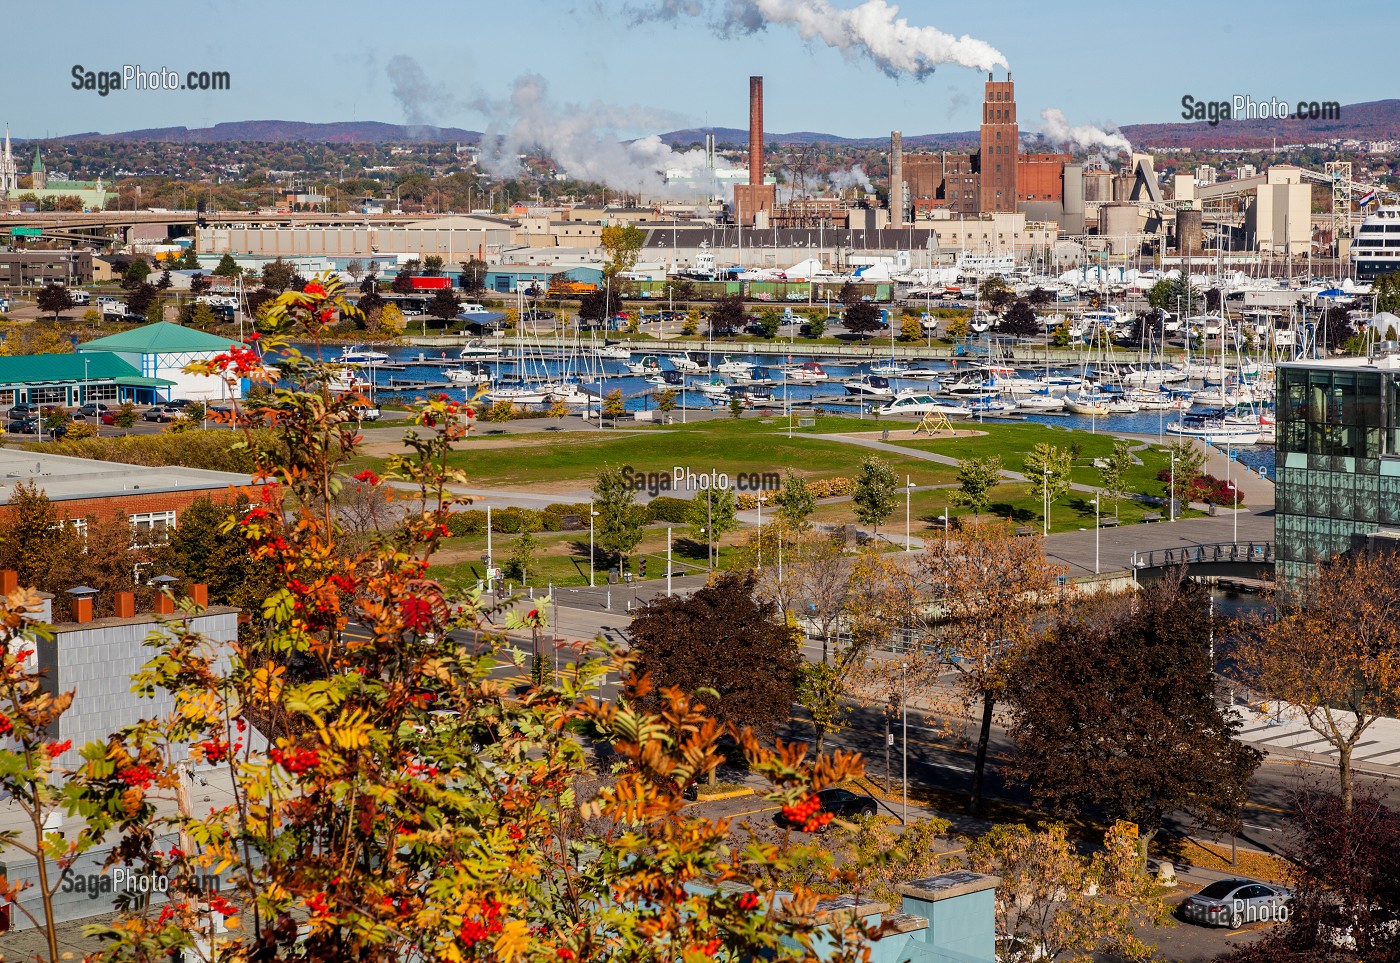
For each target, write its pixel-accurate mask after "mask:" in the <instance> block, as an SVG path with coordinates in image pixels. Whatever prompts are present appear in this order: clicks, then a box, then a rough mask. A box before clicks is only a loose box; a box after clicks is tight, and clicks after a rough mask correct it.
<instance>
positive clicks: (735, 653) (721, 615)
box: [626, 572, 802, 733]
mask: <svg viewBox="0 0 1400 963" xmlns="http://www.w3.org/2000/svg"><path fill="white" fill-rule="evenodd" d="M626 635H627V640H628V643H629V644H630V645H631V647H632V648H633V649H634V650H635V652H636V655H637V663H636V670H635V671H636V673H637V674H639V675H646V676H647V677H648V679H649V681H650V682H651V684H652V685H653V686H656V687H657V688H664V687H667V686H675V687H677V688H679V689H680V690H681V691H682V692H684V693H685V694H686V695H687V696H688V697H689V698H691V699H694V700H695V701H696V702H698V703H700V704H702V705H704V706H705V707H706V709H707V710H709V711H710V712H712V713H713V714H714V717H715V719H717V720H718V721H719V722H721V723H723V724H726V725H732V726H748V727H751V728H753V729H754V730H756V731H758V732H761V733H771V732H772V731H773V730H775V729H776V728H777V727H778V726H780V725H782V724H783V723H785V722H787V721H788V719H789V718H790V717H791V715H792V704H793V702H794V701H795V700H796V698H797V680H798V672H799V669H800V668H801V665H802V654H801V652H800V651H799V650H798V638H797V635H796V633H795V632H794V631H793V630H792V629H791V628H790V627H789V626H788V624H787V621H786V620H785V619H784V618H783V616H782V613H780V612H779V611H778V609H777V606H775V605H774V604H773V603H772V602H764V601H760V600H759V599H757V598H756V597H755V595H754V578H753V575H752V574H751V573H748V574H746V573H736V572H726V573H724V574H723V575H721V576H720V577H719V578H718V579H716V580H715V581H714V582H713V584H710V585H707V586H705V587H704V588H702V589H699V590H697V591H696V592H694V593H693V594H692V595H690V596H689V597H685V596H679V595H677V596H672V597H671V598H665V597H659V598H657V599H656V600H655V601H653V602H651V603H650V604H648V605H646V606H644V607H643V608H642V609H640V610H639V611H638V612H636V614H634V615H633V617H632V625H631V627H630V628H628V629H627V630H626Z"/></svg>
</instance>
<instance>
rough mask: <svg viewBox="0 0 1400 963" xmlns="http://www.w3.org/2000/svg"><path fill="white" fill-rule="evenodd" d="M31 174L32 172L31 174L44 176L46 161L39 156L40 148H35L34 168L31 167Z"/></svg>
mask: <svg viewBox="0 0 1400 963" xmlns="http://www.w3.org/2000/svg"><path fill="white" fill-rule="evenodd" d="M29 172H30V173H31V174H42V173H44V161H43V159H42V158H41V157H40V156H39V148H37V147H35V148H34V166H33V167H31V168H29Z"/></svg>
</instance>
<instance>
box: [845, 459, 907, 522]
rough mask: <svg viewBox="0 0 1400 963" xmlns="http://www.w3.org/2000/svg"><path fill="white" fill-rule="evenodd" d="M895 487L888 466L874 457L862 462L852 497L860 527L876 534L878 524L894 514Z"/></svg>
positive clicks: (891, 471) (891, 472)
mask: <svg viewBox="0 0 1400 963" xmlns="http://www.w3.org/2000/svg"><path fill="white" fill-rule="evenodd" d="M897 487H898V482H896V480H895V477H894V471H893V470H892V469H891V468H890V466H889V465H887V464H885V463H884V462H883V461H881V460H880V459H878V458H874V457H870V458H866V459H865V460H864V461H862V462H861V463H860V474H859V475H857V476H856V490H855V493H854V495H853V497H852V501H854V502H855V506H856V520H857V521H859V522H860V523H861V524H862V525H869V526H870V527H871V529H872V530H873V531H874V532H875V533H876V534H878V533H879V531H880V523H881V522H883V521H885V520H886V519H887V518H889V517H890V516H891V515H893V514H894V492H895V488H897Z"/></svg>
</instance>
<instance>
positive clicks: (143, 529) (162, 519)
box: [129, 511, 175, 547]
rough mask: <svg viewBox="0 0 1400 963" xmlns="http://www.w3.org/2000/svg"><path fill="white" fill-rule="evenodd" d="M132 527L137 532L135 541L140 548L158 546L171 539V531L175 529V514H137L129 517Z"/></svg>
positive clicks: (134, 535)
mask: <svg viewBox="0 0 1400 963" xmlns="http://www.w3.org/2000/svg"><path fill="white" fill-rule="evenodd" d="M129 518H130V521H131V527H132V528H133V529H134V530H135V531H134V534H133V541H135V542H136V544H137V545H140V546H143V547H144V546H148V545H158V544H160V543H162V542H164V541H165V540H166V539H167V538H169V537H170V530H171V529H172V528H174V527H175V513H174V512H173V511H172V512H137V513H136V514H135V515H131V516H129Z"/></svg>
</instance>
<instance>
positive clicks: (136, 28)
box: [0, 0, 1400, 137]
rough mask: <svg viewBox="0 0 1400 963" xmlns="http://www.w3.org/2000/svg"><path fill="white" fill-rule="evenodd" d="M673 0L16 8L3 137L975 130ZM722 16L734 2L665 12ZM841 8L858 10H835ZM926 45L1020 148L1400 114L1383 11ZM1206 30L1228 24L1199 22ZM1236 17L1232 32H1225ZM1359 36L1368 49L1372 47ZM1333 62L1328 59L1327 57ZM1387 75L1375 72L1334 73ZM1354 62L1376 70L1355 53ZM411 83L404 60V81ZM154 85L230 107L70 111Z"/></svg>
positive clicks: (992, 14) (989, 26) (1059, 6)
mask: <svg viewBox="0 0 1400 963" xmlns="http://www.w3.org/2000/svg"><path fill="white" fill-rule="evenodd" d="M658 2H661V0H515V2H513V3H499V2H495V0H469V2H467V3H462V2H457V3H451V2H438V0H419V2H416V3H413V4H400V3H386V2H377V3H361V2H358V0H338V2H335V3H330V2H321V0H311V2H296V3H287V2H285V0H284V2H271V0H245V2H239V3H233V2H229V0H210V2H197V3H176V4H173V5H172V4H171V3H169V2H168V0H167V2H162V3H153V2H149V0H123V2H122V3H120V4H117V5H113V4H111V3H106V2H104V3H96V2H92V0H69V2H67V3H65V4H63V10H64V11H65V14H64V16H63V17H61V18H59V17H56V16H55V15H54V12H53V11H54V9H55V8H53V7H50V6H49V5H48V4H45V3H32V2H31V3H16V4H11V5H8V6H7V10H6V29H5V33H6V34H7V35H8V40H7V42H6V44H5V54H4V55H5V60H6V67H7V69H6V71H5V81H4V83H5V87H6V98H5V100H4V102H3V106H0V123H4V122H8V123H9V124H10V126H11V127H12V129H13V130H14V132H15V134H16V135H17V136H21V137H35V136H40V137H41V136H45V135H50V134H67V133H75V132H79V131H89V130H96V131H104V132H106V131H114V130H124V129H131V128H139V127H165V126H177V125H183V126H187V127H196V126H207V125H210V124H214V123H218V122H221V121H234V120H250V119H278V120H309V121H330V120H354V119H358V120H381V121H388V122H404V121H405V120H406V119H410V118H407V117H406V116H405V110H404V108H403V107H402V105H401V103H400V102H399V101H397V100H396V99H395V97H394V93H393V89H392V85H391V82H390V79H389V76H388V71H387V69H386V68H387V67H388V65H389V64H390V62H391V61H393V59H394V58H395V57H403V56H406V57H410V58H412V59H413V61H414V62H416V63H417V64H418V65H419V66H420V67H421V69H422V73H423V76H424V77H425V78H426V79H427V81H428V82H429V84H434V85H440V88H439V90H438V93H437V95H436V96H430V97H426V98H424V99H423V100H422V101H420V104H419V114H420V117H421V122H424V123H433V124H439V125H443V126H459V127H467V128H472V129H483V128H484V127H486V126H487V125H488V118H487V116H486V115H485V114H483V112H482V111H481V110H480V109H478V108H479V106H480V104H481V103H482V102H483V101H497V102H499V101H501V100H503V99H504V98H506V97H507V96H508V95H509V92H510V89H511V86H512V83H513V82H514V81H515V79H516V78H517V77H519V76H520V75H522V74H525V73H534V74H538V75H539V76H540V77H542V78H543V79H544V81H545V82H546V83H547V84H548V88H549V95H550V97H551V98H553V99H555V100H558V101H562V102H565V103H579V104H598V105H603V104H606V105H619V106H627V107H638V108H645V110H644V111H640V112H638V114H637V117H636V119H635V120H628V119H626V118H624V119H623V120H622V121H621V122H620V127H622V128H627V127H629V126H630V128H631V129H630V130H629V131H628V132H629V133H645V132H647V130H648V129H653V130H659V129H666V128H669V127H673V126H675V127H679V126H706V125H716V126H730V127H742V126H745V124H746V117H745V111H746V104H747V77H748V75H749V74H751V73H761V74H763V75H764V76H765V78H766V80H765V83H766V88H767V104H766V112H767V123H766V127H767V129H768V130H769V131H794V130H817V131H826V132H831V133H837V134H844V135H848V136H876V135H881V134H884V133H887V132H888V131H889V130H890V129H892V128H901V129H903V130H904V131H905V133H906V134H917V133H931V132H937V131H948V130H965V129H969V128H971V127H973V126H975V124H976V122H977V116H978V112H977V106H978V101H979V99H980V95H981V88H980V85H981V81H982V79H983V76H984V75H983V74H981V73H980V72H979V71H978V70H974V69H969V68H964V67H957V66H941V67H939V68H938V69H937V71H936V72H935V73H934V74H933V75H932V76H931V77H929V78H928V79H926V80H924V81H916V80H913V79H910V78H908V77H905V78H904V79H892V78H891V77H889V76H886V75H885V74H884V73H882V72H881V71H880V70H879V69H877V68H876V67H875V66H874V65H873V64H871V63H870V62H869V61H868V60H865V59H862V58H860V57H855V58H848V57H845V56H843V55H842V53H841V52H839V51H837V50H833V49H830V48H828V47H827V46H825V45H824V44H822V43H821V42H820V41H811V42H805V41H803V40H802V39H801V38H800V37H799V36H798V35H797V33H796V32H795V31H794V30H793V29H791V28H789V27H785V26H770V27H769V28H768V29H767V30H766V31H764V32H759V33H756V34H752V35H745V36H738V37H732V38H728V39H725V38H721V37H719V36H717V35H716V34H715V32H714V31H712V30H711V29H709V26H708V24H709V22H710V20H711V19H712V16H701V17H684V18H682V19H681V20H679V21H677V22H674V23H668V22H648V23H641V24H637V23H634V22H632V18H630V17H629V16H628V14H627V9H628V4H629V3H630V4H633V5H636V4H643V3H645V4H655V3H658ZM671 2H673V3H680V4H682V5H684V4H687V3H693V4H704V5H706V6H708V7H709V8H711V9H713V10H718V9H721V8H722V6H723V3H724V0H671ZM829 2H830V3H831V4H832V6H834V7H837V8H849V7H854V6H856V4H857V2H858V0H829ZM899 6H900V8H901V15H902V16H904V17H905V18H907V19H908V20H909V21H910V23H911V24H913V25H917V26H935V27H937V28H939V29H940V30H942V31H945V32H947V33H950V34H955V35H962V34H969V35H971V36H973V37H975V38H977V39H979V40H983V41H985V42H986V43H988V44H991V45H992V46H994V47H996V48H997V49H998V50H1000V51H1001V52H1002V53H1003V54H1004V55H1005V56H1006V58H1007V59H1008V61H1009V62H1010V64H1011V68H1012V71H1013V76H1014V79H1015V80H1016V81H1017V99H1018V106H1019V113H1020V117H1021V124H1022V127H1023V128H1029V129H1034V128H1035V126H1036V124H1037V123H1038V119H1039V114H1040V111H1041V109H1043V108H1046V107H1058V108H1059V109H1061V110H1063V111H1064V112H1065V114H1066V116H1067V118H1068V120H1069V122H1070V123H1072V124H1086V123H1092V124H1104V123H1107V122H1111V123H1117V124H1125V123H1139V122H1154V121H1173V120H1178V119H1180V110H1181V107H1180V100H1181V97H1182V95H1183V94H1193V95H1194V96H1196V97H1198V98H1202V99H1217V98H1219V99H1228V98H1229V96H1230V95H1232V94H1235V93H1248V94H1251V95H1252V96H1254V97H1255V98H1256V99H1261V98H1267V97H1270V96H1277V97H1279V98H1283V99H1287V100H1290V101H1294V100H1298V99H1301V98H1307V99H1317V100H1336V101H1340V102H1342V103H1344V104H1346V103H1356V102H1361V101H1369V100H1379V99H1384V98H1387V97H1391V96H1396V95H1397V92H1396V90H1395V89H1394V88H1390V87H1388V85H1385V84H1384V83H1383V82H1382V83H1377V80H1378V78H1384V77H1386V76H1388V74H1387V73H1386V71H1385V69H1384V65H1383V62H1384V55H1383V54H1379V53H1378V52H1377V50H1376V49H1370V48H1371V45H1370V44H1369V43H1368V42H1367V41H1366V40H1365V37H1371V38H1376V39H1377V42H1379V38H1383V37H1388V36H1393V35H1394V33H1395V29H1394V28H1395V27H1396V26H1397V24H1398V23H1400V13H1397V12H1396V8H1395V7H1394V6H1393V5H1386V4H1382V3H1380V2H1378V0H1348V2H1347V3H1346V4H1345V5H1344V7H1345V12H1346V17H1345V18H1344V20H1343V19H1334V20H1331V21H1327V22H1322V23H1319V22H1317V19H1316V18H1317V17H1318V15H1319V13H1320V12H1326V10H1328V9H1336V8H1327V7H1319V6H1318V5H1317V4H1307V5H1304V4H1302V3H1297V2H1291V0H1273V2H1266V0H1235V2H1234V3H1232V4H1230V5H1228V6H1225V5H1221V6H1215V7H1212V6H1210V5H1195V6H1193V5H1190V4H1188V5H1185V6H1182V5H1180V4H1167V3H1157V4H1151V5H1148V4H1141V5H1138V4H1131V5H1125V4H1106V3H1102V2H1088V0H1063V2H1057V3H1045V2H1039V3H1026V2H1021V0H1001V2H995V3H985V2H984V3H944V2H938V3H935V2H928V0H908V2H905V3H903V4H900V5H899ZM1194 10H1203V11H1207V12H1209V13H1214V12H1215V11H1219V12H1220V13H1219V15H1214V16H1206V17H1196V16H1193V15H1192V13H1193V11H1194ZM1226 11H1228V13H1226ZM1363 24H1364V25H1365V27H1364V34H1359V33H1358V29H1357V28H1358V27H1359V26H1360V25H1363ZM1329 35H1330V36H1332V37H1333V38H1334V45H1332V46H1326V45H1324V42H1323V41H1324V39H1325V37H1327V36H1329ZM1343 44H1345V45H1346V48H1348V49H1350V50H1353V51H1355V55H1356V56H1357V57H1368V56H1380V57H1381V60H1380V61H1377V62H1376V63H1375V64H1373V65H1372V68H1371V69H1367V70H1355V69H1351V68H1349V67H1347V66H1336V65H1337V64H1338V63H1341V64H1345V63H1347V62H1349V60H1350V57H1351V56H1352V55H1351V54H1344V55H1342V59H1341V60H1340V61H1339V60H1338V51H1339V50H1341V49H1343V47H1342V45H1343ZM1358 45H1359V47H1360V48H1361V49H1359V50H1358V49H1357V48H1358ZM400 63H402V61H400ZM75 64H82V65H83V66H85V67H86V68H88V69H104V70H105V69H117V70H120V68H121V66H122V65H124V64H139V65H140V66H141V67H142V68H144V69H147V70H150V69H155V68H159V67H168V68H171V69H173V70H176V71H179V72H180V73H182V74H183V72H184V71H186V70H190V69H210V70H227V71H229V72H230V74H231V79H232V89H231V90H229V91H220V92H207V93H200V92H190V91H155V92H143V91H133V90H128V91H120V92H115V93H112V94H110V95H108V96H106V97H100V96H98V95H97V93H95V92H90V91H77V90H73V89H72V87H71V86H70V84H71V83H72V79H73V78H72V76H71V73H70V71H71V69H72V67H73V65H75Z"/></svg>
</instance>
